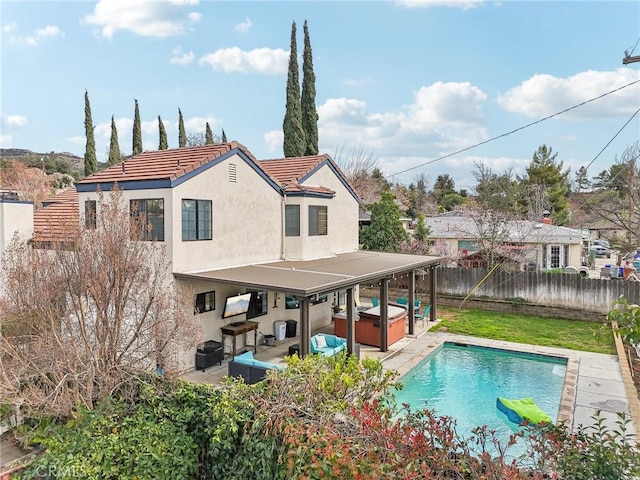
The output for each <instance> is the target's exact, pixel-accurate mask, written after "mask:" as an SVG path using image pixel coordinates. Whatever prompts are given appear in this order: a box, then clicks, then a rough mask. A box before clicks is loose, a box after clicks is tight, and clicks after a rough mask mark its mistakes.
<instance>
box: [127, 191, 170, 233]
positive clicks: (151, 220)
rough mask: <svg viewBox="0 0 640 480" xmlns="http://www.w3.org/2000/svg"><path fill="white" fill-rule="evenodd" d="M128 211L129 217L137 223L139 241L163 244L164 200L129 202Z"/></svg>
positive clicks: (152, 199) (153, 199)
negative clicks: (155, 241)
mask: <svg viewBox="0 0 640 480" xmlns="http://www.w3.org/2000/svg"><path fill="white" fill-rule="evenodd" d="M129 209H130V211H131V217H132V218H134V219H135V220H136V221H137V222H139V224H138V226H139V227H140V230H141V235H140V237H141V238H140V239H141V240H158V241H160V242H164V200H163V199H162V198H151V199H141V200H131V201H130V202H129Z"/></svg>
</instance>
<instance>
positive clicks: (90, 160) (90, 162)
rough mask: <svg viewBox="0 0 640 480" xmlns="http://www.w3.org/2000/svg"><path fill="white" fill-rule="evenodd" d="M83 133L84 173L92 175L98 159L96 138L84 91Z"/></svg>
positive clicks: (96, 167) (96, 169)
mask: <svg viewBox="0 0 640 480" xmlns="http://www.w3.org/2000/svg"><path fill="white" fill-rule="evenodd" d="M84 133H85V136H86V146H85V149H84V174H85V176H89V175H92V174H93V173H95V172H96V171H98V159H97V158H96V139H95V136H94V133H93V120H92V119H91V105H90V103H89V93H88V92H87V91H86V90H85V91H84Z"/></svg>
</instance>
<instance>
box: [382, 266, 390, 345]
mask: <svg viewBox="0 0 640 480" xmlns="http://www.w3.org/2000/svg"><path fill="white" fill-rule="evenodd" d="M388 328H389V279H388V278H383V279H382V280H380V351H381V352H386V351H387V350H389V338H388V337H389V335H388V333H389V332H388V331H387V329H388Z"/></svg>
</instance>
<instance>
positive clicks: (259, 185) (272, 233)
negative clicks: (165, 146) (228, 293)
mask: <svg viewBox="0 0 640 480" xmlns="http://www.w3.org/2000/svg"><path fill="white" fill-rule="evenodd" d="M234 166H235V182H234V181H232V179H233V175H232V173H230V168H231V169H233V168H234ZM183 199H193V200H211V201H212V217H213V218H212V223H213V229H212V230H213V231H212V239H211V240H194V241H183V240H182V200H183ZM281 200H282V197H281V196H280V195H279V193H278V192H277V191H276V190H275V189H274V188H273V187H272V186H271V185H270V184H269V183H267V182H266V181H265V180H264V178H262V177H261V176H260V175H259V174H258V173H257V172H256V171H255V170H254V169H253V168H252V167H251V166H250V165H248V164H247V163H246V162H245V161H244V160H243V159H242V158H240V157H239V156H237V155H234V156H233V157H231V158H229V159H227V160H224V161H222V162H221V163H219V164H217V165H215V166H214V167H212V168H210V169H208V170H206V171H205V172H202V173H201V174H200V175H197V176H195V177H193V178H191V179H189V180H188V181H186V182H185V183H183V184H181V185H178V186H176V187H174V188H173V199H172V202H173V204H172V205H173V208H172V210H173V217H172V223H171V225H172V237H173V238H174V239H175V240H174V248H173V263H174V271H181V272H187V271H199V270H210V269H215V268H224V267H232V266H238V265H246V264H251V263H260V262H265V261H273V260H277V259H279V258H280V255H281V249H282V244H281V238H282V207H281Z"/></svg>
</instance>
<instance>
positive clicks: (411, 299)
mask: <svg viewBox="0 0 640 480" xmlns="http://www.w3.org/2000/svg"><path fill="white" fill-rule="evenodd" d="M415 291H416V271H415V270H411V271H410V272H409V296H408V298H407V301H408V307H409V335H413V333H414V332H413V331H414V328H415V323H416V322H415V315H416V306H415V305H416V302H415Z"/></svg>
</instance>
